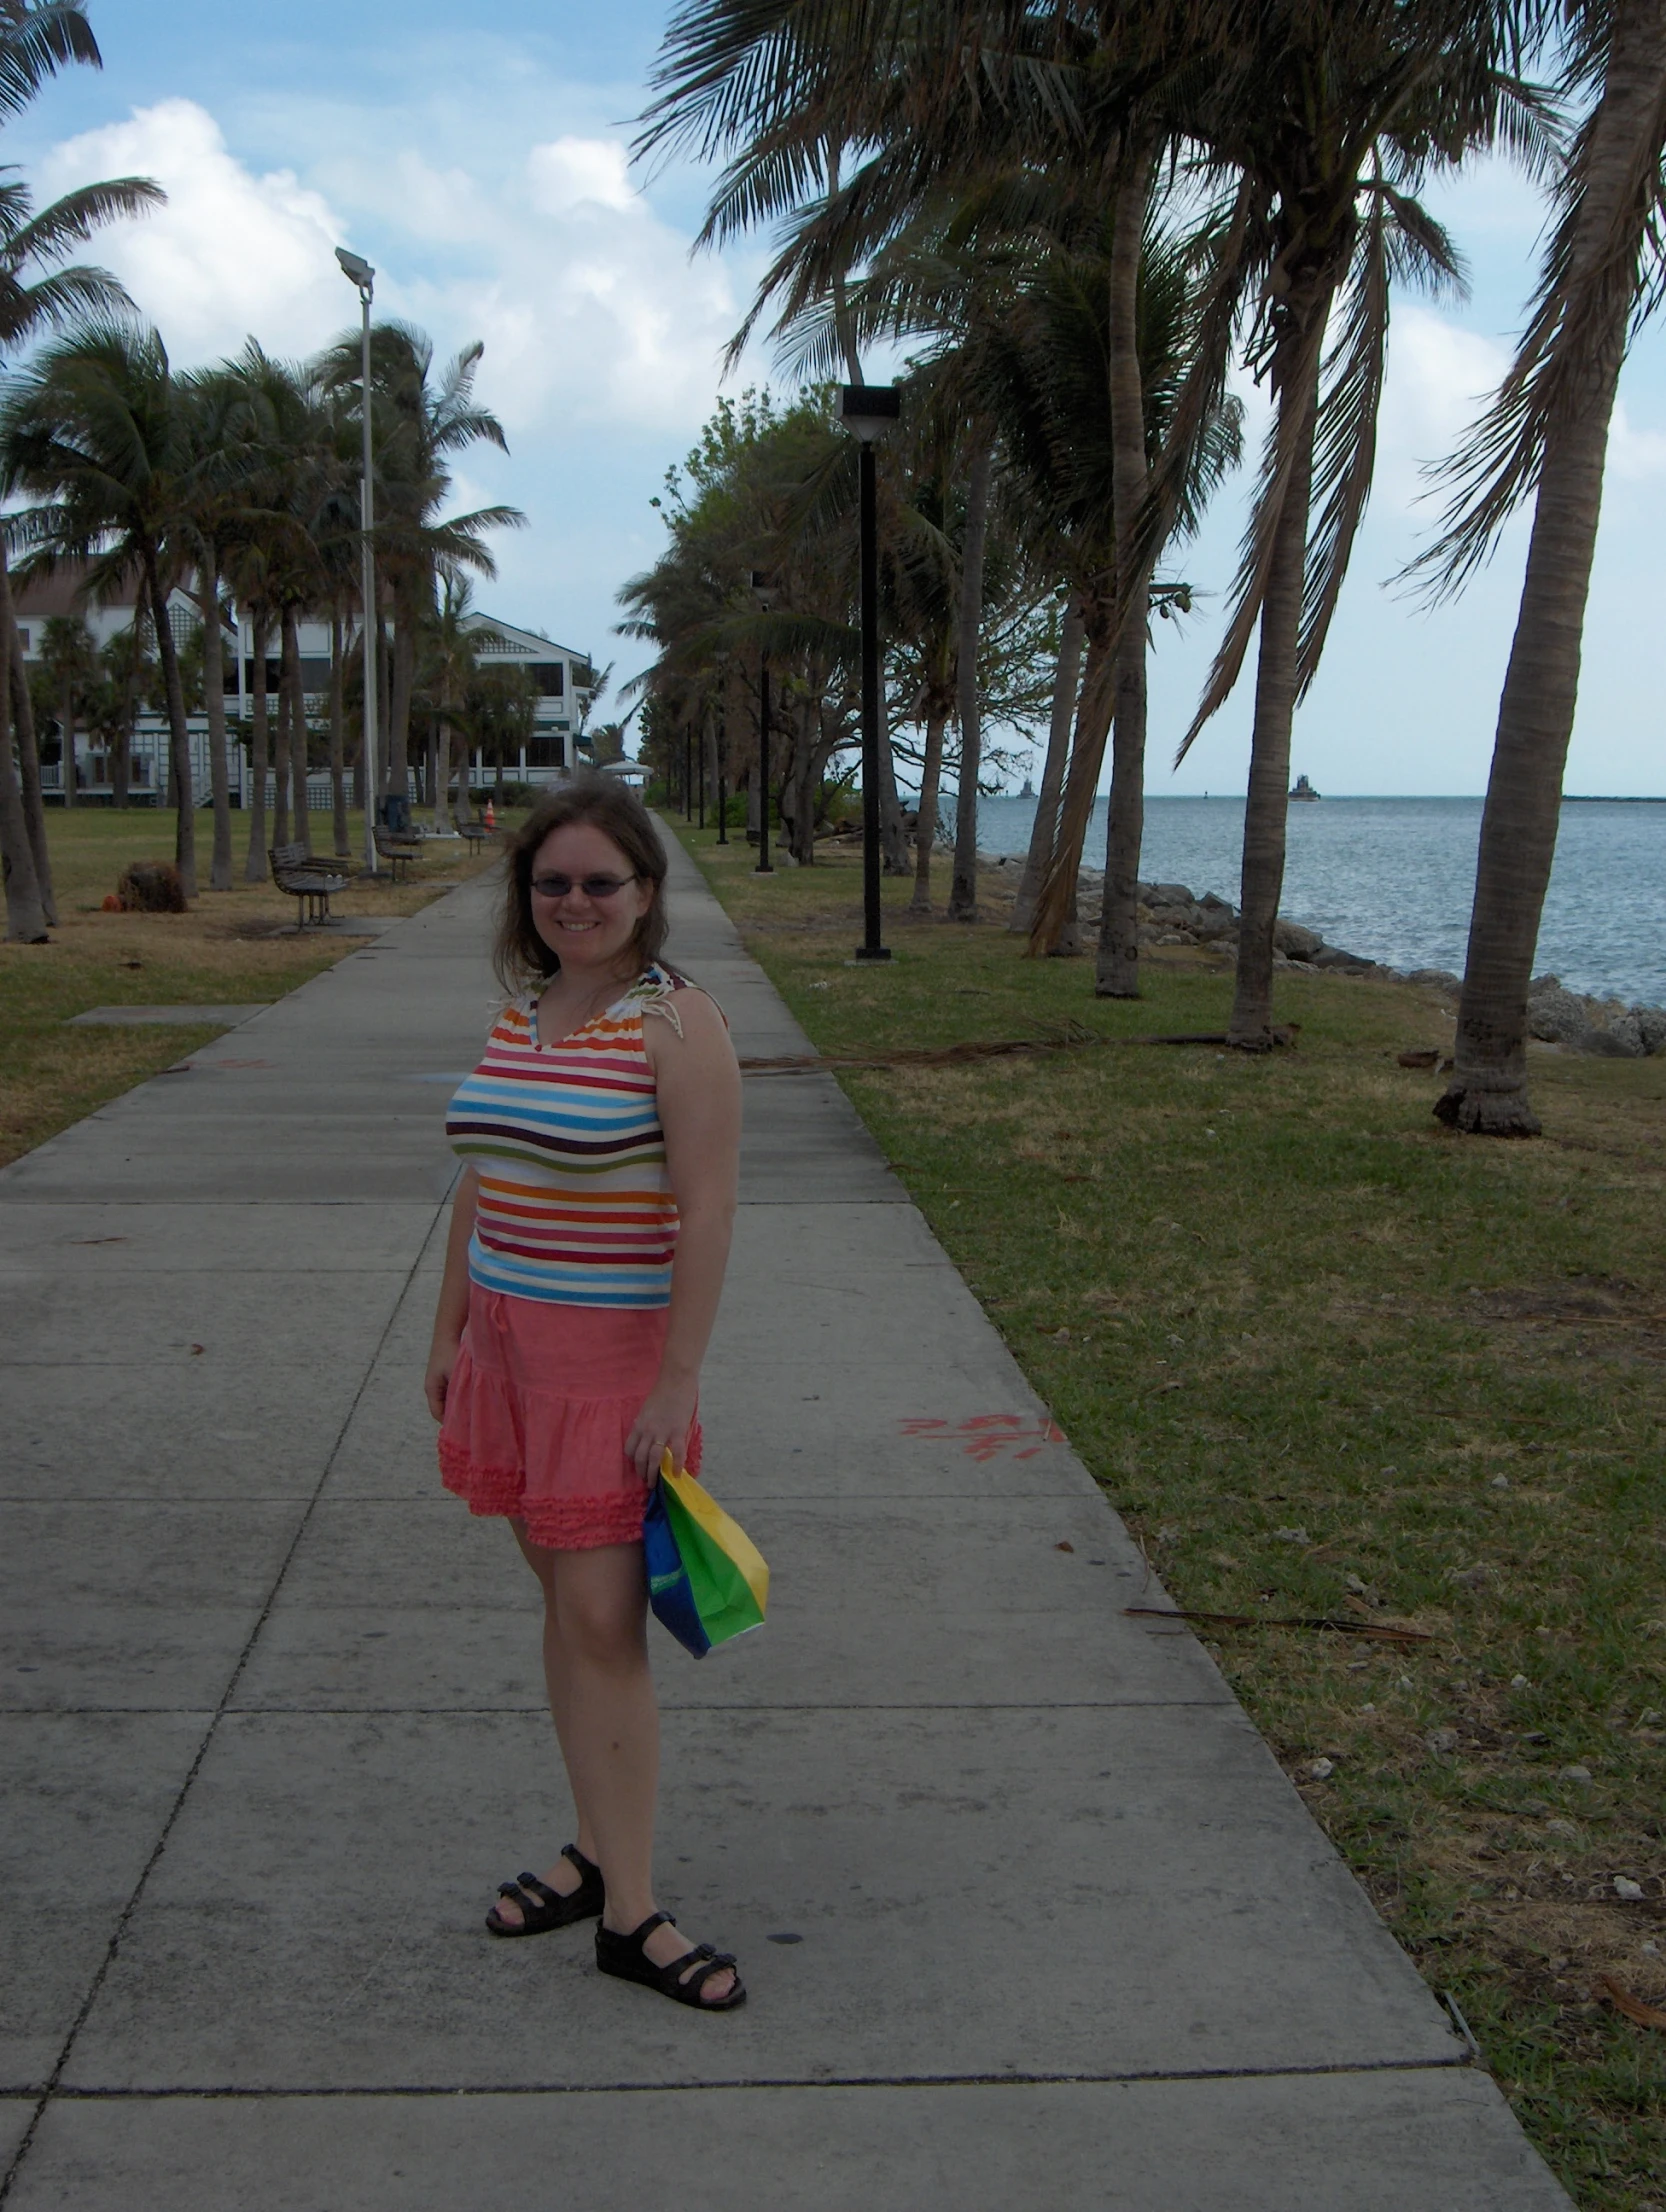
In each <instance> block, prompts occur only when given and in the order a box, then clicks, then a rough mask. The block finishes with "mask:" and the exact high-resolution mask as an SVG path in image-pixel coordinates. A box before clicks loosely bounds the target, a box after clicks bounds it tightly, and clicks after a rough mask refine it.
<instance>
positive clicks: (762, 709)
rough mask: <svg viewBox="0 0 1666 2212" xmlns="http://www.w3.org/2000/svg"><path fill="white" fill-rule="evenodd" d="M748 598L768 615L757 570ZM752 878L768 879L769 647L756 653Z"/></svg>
mask: <svg viewBox="0 0 1666 2212" xmlns="http://www.w3.org/2000/svg"><path fill="white" fill-rule="evenodd" d="M752 596H753V598H754V599H755V600H756V601H757V602H758V612H759V613H760V614H768V612H769V610H770V608H771V607H773V606H774V604H775V590H774V586H773V585H772V584H771V583H770V580H769V578H768V577H767V576H766V575H765V574H764V572H763V570H762V569H761V568H755V569H754V570H753V571H752ZM752 873H753V874H754V875H755V876H772V875H774V873H775V870H774V869H773V868H772V867H771V865H770V859H769V647H768V646H767V645H764V646H760V647H759V649H758V865H757V866H756V868H754V869H753V871H752Z"/></svg>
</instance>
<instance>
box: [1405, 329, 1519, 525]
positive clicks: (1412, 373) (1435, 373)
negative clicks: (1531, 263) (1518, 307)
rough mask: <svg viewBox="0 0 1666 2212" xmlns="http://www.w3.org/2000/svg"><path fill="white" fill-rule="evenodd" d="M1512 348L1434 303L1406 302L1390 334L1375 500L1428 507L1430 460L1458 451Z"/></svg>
mask: <svg viewBox="0 0 1666 2212" xmlns="http://www.w3.org/2000/svg"><path fill="white" fill-rule="evenodd" d="M1509 359H1510V356H1509V353H1508V351H1507V349H1506V348H1505V347H1503V346H1501V345H1499V344H1498V343H1497V342H1496V341H1495V340H1493V339H1491V338H1483V337H1480V336H1478V335H1477V334H1476V333H1475V332H1474V331H1472V330H1463V329H1460V328H1459V326H1458V325H1457V324H1456V323H1451V322H1448V321H1447V320H1446V319H1445V317H1444V316H1441V315H1437V314H1435V313H1434V312H1433V311H1432V310H1431V309H1429V308H1426V307H1400V308H1398V309H1397V310H1396V312H1395V315H1394V320H1393V323H1392V326H1391V328H1390V331H1389V342H1388V375H1387V378H1386V380H1385V382H1384V386H1383V403H1382V416H1381V422H1380V427H1379V431H1378V442H1377V471H1376V478H1375V482H1374V485H1373V489H1372V498H1373V500H1374V501H1375V502H1376V503H1377V504H1378V505H1379V506H1381V507H1399V508H1401V509H1412V508H1415V509H1417V510H1418V512H1419V514H1420V516H1426V515H1427V513H1428V511H1429V510H1428V509H1427V508H1426V507H1423V506H1422V505H1421V504H1420V503H1421V501H1422V500H1423V498H1424V496H1425V494H1426V493H1427V491H1428V479H1427V477H1426V476H1425V475H1424V473H1423V466H1424V464H1425V463H1428V462H1432V461H1440V460H1443V459H1444V458H1445V456H1446V455H1447V454H1448V453H1450V452H1452V450H1453V449H1454V448H1455V447H1456V446H1457V445H1458V443H1459V441H1460V440H1461V439H1462V437H1463V435H1464V432H1465V431H1466V430H1467V428H1468V427H1469V425H1470V424H1471V423H1472V422H1474V420H1475V419H1476V417H1477V416H1478V415H1479V414H1480V413H1481V411H1482V409H1483V408H1484V406H1485V405H1486V402H1487V399H1488V397H1489V396H1490V394H1491V393H1492V391H1493V390H1494V389H1495V388H1496V386H1497V384H1498V380H1499V378H1500V377H1501V376H1502V375H1503V373H1504V371H1505V369H1506V368H1507V366H1508V365H1509Z"/></svg>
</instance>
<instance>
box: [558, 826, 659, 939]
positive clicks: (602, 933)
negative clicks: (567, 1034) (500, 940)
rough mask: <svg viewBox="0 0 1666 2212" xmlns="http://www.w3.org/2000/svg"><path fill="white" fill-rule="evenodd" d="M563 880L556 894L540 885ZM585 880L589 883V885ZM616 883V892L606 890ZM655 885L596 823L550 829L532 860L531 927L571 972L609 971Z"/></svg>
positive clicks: (632, 930) (640, 915)
mask: <svg viewBox="0 0 1666 2212" xmlns="http://www.w3.org/2000/svg"><path fill="white" fill-rule="evenodd" d="M552 878H553V879H556V880H558V881H560V882H561V883H562V885H563V888H562V889H561V890H560V891H559V892H557V893H551V892H549V891H544V890H540V889H539V885H540V883H543V882H546V881H548V880H549V879H552ZM586 884H589V885H590V886H591V888H590V889H588V890H587V889H586V888H585V886H586ZM604 884H614V885H617V886H618V888H617V889H616V890H605V889H603V888H602V886H603V885H604ZM653 896H654V887H653V885H652V884H651V883H650V882H648V881H647V880H646V879H645V878H643V877H640V876H637V875H635V874H634V873H633V871H632V868H631V864H630V862H629V860H628V859H627V858H626V857H625V855H624V853H623V852H622V851H621V850H620V849H619V847H618V846H617V845H616V844H615V843H614V842H613V840H612V838H611V837H609V836H608V834H607V832H606V831H605V830H601V829H598V828H597V827H596V825H595V824H594V823H593V822H566V823H563V825H562V826H561V828H560V829H553V830H551V831H550V833H549V835H548V837H546V838H545V839H544V842H543V843H542V844H541V845H540V846H539V848H538V850H537V852H536V853H535V854H534V855H533V859H532V926H533V928H534V929H536V930H537V932H538V934H539V936H540V937H541V938H542V939H543V941H544V943H545V944H546V945H548V947H549V948H550V950H551V952H553V953H554V954H555V956H556V958H557V959H558V960H559V961H560V962H561V965H562V966H563V967H564V968H566V969H567V970H569V971H570V972H571V971H580V972H593V973H597V974H606V973H607V972H608V971H609V970H610V969H612V968H615V967H618V966H619V965H620V964H621V963H622V962H623V960H624V957H625V954H626V952H627V951H628V949H629V946H630V942H631V938H632V937H633V936H634V935H635V932H636V925H637V923H638V922H639V921H640V920H641V919H642V917H643V915H644V914H646V913H647V911H648V908H649V906H650V904H651V903H652V901H653Z"/></svg>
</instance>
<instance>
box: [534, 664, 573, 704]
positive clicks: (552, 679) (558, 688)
mask: <svg viewBox="0 0 1666 2212" xmlns="http://www.w3.org/2000/svg"><path fill="white" fill-rule="evenodd" d="M531 671H532V680H533V682H534V683H535V684H536V685H537V687H538V696H539V698H540V699H559V698H561V697H562V695H563V691H564V688H565V684H566V676H567V671H566V670H565V668H563V667H562V665H561V663H560V662H559V661H533V662H532V663H531Z"/></svg>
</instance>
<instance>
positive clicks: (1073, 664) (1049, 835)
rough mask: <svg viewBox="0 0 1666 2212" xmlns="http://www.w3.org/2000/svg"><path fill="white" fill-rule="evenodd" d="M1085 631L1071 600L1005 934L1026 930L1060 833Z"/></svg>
mask: <svg viewBox="0 0 1666 2212" xmlns="http://www.w3.org/2000/svg"><path fill="white" fill-rule="evenodd" d="M1084 628H1085V624H1084V622H1083V619H1082V606H1081V602H1080V600H1078V599H1075V598H1072V600H1071V602H1070V604H1069V606H1068V607H1066V609H1065V612H1064V623H1063V626H1062V627H1061V629H1060V631H1059V660H1058V667H1057V668H1056V669H1055V670H1054V673H1053V711H1052V714H1051V716H1050V718H1049V720H1048V724H1047V757H1046V759H1045V760H1044V761H1043V763H1042V767H1041V790H1040V793H1039V794H1038V796H1037V798H1036V802H1035V821H1034V822H1033V823H1032V825H1031V827H1030V849H1029V851H1028V852H1027V853H1026V854H1025V856H1024V873H1023V875H1022V876H1021V877H1020V878H1019V880H1018V896H1017V898H1016V899H1015V900H1014V902H1013V908H1012V920H1011V921H1010V922H1009V923H1008V924H1007V927H1008V928H1009V929H1021V930H1022V929H1028V928H1029V926H1030V922H1031V920H1032V918H1033V916H1034V914H1035V902H1036V899H1037V897H1038V896H1039V894H1040V891H1041V885H1042V879H1043V878H1044V877H1045V875H1046V873H1047V864H1048V862H1049V861H1050V860H1051V859H1052V857H1053V846H1054V843H1055V841H1056V839H1057V836H1058V828H1059V795H1060V793H1061V792H1062V791H1063V789H1064V763H1065V758H1066V756H1067V754H1068V753H1069V751H1070V724H1071V721H1072V719H1073V717H1074V715H1075V712H1076V695H1077V692H1078V691H1079V690H1080V688H1081V673H1082V634H1083V631H1084Z"/></svg>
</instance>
